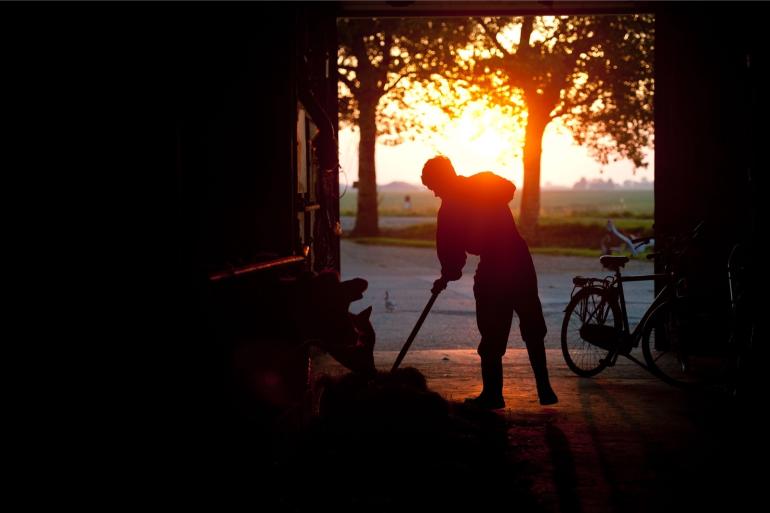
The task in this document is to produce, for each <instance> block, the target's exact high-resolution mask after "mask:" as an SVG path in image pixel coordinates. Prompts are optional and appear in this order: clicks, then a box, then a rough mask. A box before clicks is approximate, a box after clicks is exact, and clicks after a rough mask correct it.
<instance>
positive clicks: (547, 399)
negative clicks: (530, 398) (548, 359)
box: [535, 368, 559, 406]
mask: <svg viewBox="0 0 770 513" xmlns="http://www.w3.org/2000/svg"><path fill="white" fill-rule="evenodd" d="M535 381H536V383H537V398H538V399H539V400H540V404H542V405H543V406H547V405H549V404H556V403H558V402H559V398H558V397H556V392H554V391H553V388H551V381H550V380H549V379H548V369H547V368H544V369H543V370H541V371H539V372H536V373H535Z"/></svg>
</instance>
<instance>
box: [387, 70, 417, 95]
mask: <svg viewBox="0 0 770 513" xmlns="http://www.w3.org/2000/svg"><path fill="white" fill-rule="evenodd" d="M412 75H414V73H413V72H411V71H405V72H403V73H400V74H399V75H398V78H397V79H396V80H395V82H393V83H392V84H388V85H386V86H385V87H384V88H383V92H384V93H385V94H387V93H388V91H390V90H391V89H393V88H394V87H396V86H397V85H398V83H399V82H401V79H402V78H405V77H408V76H412Z"/></svg>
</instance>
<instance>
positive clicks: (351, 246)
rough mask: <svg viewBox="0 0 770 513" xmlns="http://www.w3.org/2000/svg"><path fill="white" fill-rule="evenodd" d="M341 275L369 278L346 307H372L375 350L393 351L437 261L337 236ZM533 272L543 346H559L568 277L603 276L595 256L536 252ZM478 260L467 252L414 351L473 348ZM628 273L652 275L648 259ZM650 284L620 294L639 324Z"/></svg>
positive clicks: (427, 254)
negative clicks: (544, 326)
mask: <svg viewBox="0 0 770 513" xmlns="http://www.w3.org/2000/svg"><path fill="white" fill-rule="evenodd" d="M341 251H342V278H343V279H351V278H356V277H360V278H364V279H366V280H368V281H369V288H368V289H367V291H366V293H365V295H364V298H363V299H361V300H359V301H357V302H355V303H353V304H352V305H351V311H352V312H358V311H360V310H363V309H364V308H366V307H367V306H369V305H372V307H373V313H372V324H373V325H374V329H375V332H376V333H377V346H376V349H377V350H380V351H387V350H398V349H400V348H401V346H402V344H403V343H404V341H405V340H406V338H407V337H408V336H409V333H410V331H411V330H412V328H413V327H414V324H415V322H416V321H417V318H418V317H419V315H420V312H421V311H422V309H423V308H424V307H425V303H426V302H427V301H428V299H429V298H430V288H431V285H432V284H433V281H434V280H435V279H436V278H437V277H438V273H439V264H438V260H437V258H436V252H435V250H433V249H423V248H401V247H385V246H365V245H360V244H356V243H354V242H351V241H349V240H343V241H342V247H341ZM533 259H534V262H535V269H536V270H537V273H538V286H539V289H540V301H541V302H542V304H543V312H544V314H545V319H546V323H547V325H548V335H547V337H546V347H548V348H552V349H553V348H558V347H560V346H559V344H560V341H559V333H560V330H561V322H562V317H563V312H564V308H565V306H566V305H567V302H568V301H569V298H570V293H571V291H572V277H573V276H576V275H583V276H605V275H606V274H607V271H605V270H603V269H602V268H601V266H600V265H599V262H598V260H597V259H595V258H586V257H566V256H550V255H534V257H533ZM477 264H478V257H474V256H470V257H469V258H468V263H467V264H466V266H465V271H464V274H463V277H462V279H460V280H459V281H457V282H452V283H450V284H449V287H448V288H447V290H446V291H444V292H443V293H442V294H441V295H440V296H439V298H438V299H437V300H436V303H435V304H434V305H433V310H432V311H431V314H430V315H429V316H428V318H427V320H426V321H425V324H424V325H423V327H422V329H421V330H420V334H419V335H418V337H417V339H416V340H415V342H414V346H413V347H414V348H415V349H469V348H475V347H476V346H477V345H478V341H479V334H478V328H477V327H476V317H475V315H476V314H475V302H474V299H473V273H474V271H475V269H476V265H477ZM626 269H627V272H628V273H629V274H642V273H649V272H652V264H651V263H649V262H647V261H632V262H629V263H628V265H627V267H626ZM386 291H387V292H388V294H389V296H390V299H391V300H392V301H393V302H394V303H395V304H396V307H395V311H393V312H388V311H387V309H386V308H385V292H386ZM652 298H653V285H652V282H638V283H631V284H628V286H627V287H626V299H627V301H628V307H629V320H630V322H631V323H632V325H633V324H634V323H635V321H637V320H638V319H639V318H640V317H641V315H642V314H643V313H644V310H645V309H646V307H647V306H648V305H649V303H650V302H651V301H652ZM508 347H510V348H514V347H523V343H522V341H521V336H520V334H519V329H518V322H517V321H514V326H513V328H512V329H511V337H510V339H509V346H508Z"/></svg>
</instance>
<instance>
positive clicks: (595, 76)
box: [442, 14, 654, 235]
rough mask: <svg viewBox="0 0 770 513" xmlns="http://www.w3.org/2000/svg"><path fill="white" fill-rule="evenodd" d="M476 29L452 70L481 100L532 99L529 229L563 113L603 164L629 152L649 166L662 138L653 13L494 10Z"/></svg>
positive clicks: (527, 159)
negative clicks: (552, 126)
mask: <svg viewBox="0 0 770 513" xmlns="http://www.w3.org/2000/svg"><path fill="white" fill-rule="evenodd" d="M467 27H468V28H467V31H466V34H468V36H467V37H468V41H469V46H468V47H466V49H465V51H460V50H461V49H462V43H460V42H459V40H458V41H456V44H455V46H454V47H453V56H454V58H453V59H451V60H450V59H447V60H445V61H443V62H442V65H443V66H444V68H443V71H442V74H443V76H445V77H446V78H447V79H450V80H456V81H461V82H464V83H465V84H467V87H468V88H469V90H470V91H472V92H474V95H473V97H474V98H485V99H486V101H488V102H490V103H492V104H499V105H511V104H514V105H517V104H519V103H522V102H523V105H524V106H525V108H526V117H525V119H526V121H525V123H526V130H525V142H524V151H523V160H524V184H523V188H522V189H523V190H522V203H521V217H520V226H521V229H522V232H523V233H524V234H525V235H531V234H533V233H534V232H535V230H536V227H537V221H538V215H539V211H540V161H541V155H542V138H543V134H544V133H545V129H546V127H547V126H548V124H549V123H551V122H552V121H553V120H554V119H557V118H559V119H561V120H562V124H563V125H564V126H565V127H567V128H568V129H569V130H570V132H571V134H572V136H573V137H574V139H575V140H576V142H577V143H578V144H584V145H586V146H587V147H588V148H589V151H590V152H591V153H592V155H593V156H594V157H595V158H596V159H597V160H599V161H600V162H602V163H604V164H606V163H607V162H608V161H609V160H610V158H612V159H613V160H618V159H621V158H628V159H630V160H632V161H633V162H634V165H636V166H637V167H643V166H646V163H645V162H644V155H643V149H644V148H646V147H648V146H649V145H651V144H652V136H653V105H652V99H653V87H654V78H653V69H652V66H653V50H654V18H653V16H651V15H641V14H636V15H627V16H561V17H534V16H524V17H515V18H503V17H487V18H473V19H470V20H469V22H468V25H467ZM517 32H518V38H516V37H515V36H516V33H517ZM514 39H516V40H514ZM468 48H470V49H468ZM471 50H472V52H471Z"/></svg>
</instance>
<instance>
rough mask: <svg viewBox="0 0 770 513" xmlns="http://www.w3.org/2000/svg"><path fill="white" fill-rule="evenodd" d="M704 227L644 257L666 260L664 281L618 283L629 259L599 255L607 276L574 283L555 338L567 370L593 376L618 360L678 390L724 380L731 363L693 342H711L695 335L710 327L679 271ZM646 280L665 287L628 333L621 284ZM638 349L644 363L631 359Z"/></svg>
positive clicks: (645, 240)
mask: <svg viewBox="0 0 770 513" xmlns="http://www.w3.org/2000/svg"><path fill="white" fill-rule="evenodd" d="M702 227H703V223H701V224H699V225H698V226H697V227H696V228H695V229H694V230H693V232H692V234H690V235H689V236H686V237H680V238H673V239H671V243H670V244H668V247H667V249H666V250H665V251H663V252H660V253H653V254H652V255H648V258H656V259H658V258H663V259H664V261H663V263H664V272H662V273H654V274H649V275H638V276H623V275H622V273H621V268H622V267H624V266H625V264H626V263H627V262H628V261H629V258H628V257H624V256H610V255H604V256H602V257H600V258H599V261H600V262H601V264H602V266H604V267H605V268H606V269H608V270H610V271H612V272H613V273H614V274H613V275H611V276H607V277H606V278H585V277H581V276H576V277H575V278H574V279H573V285H574V288H573V290H572V294H571V298H570V302H569V304H568V305H567V307H566V309H565V311H564V312H565V314H564V321H563V323H562V331H561V347H562V353H563V355H564V359H565V361H566V363H567V366H568V367H569V368H570V370H572V371H573V372H574V373H575V374H577V375H578V376H583V377H591V376H595V375H597V374H599V373H600V372H601V371H602V370H604V369H605V368H607V367H612V366H614V365H615V363H616V362H617V359H618V357H620V356H624V357H626V358H628V359H629V360H631V361H633V362H634V363H636V364H638V365H640V366H641V367H643V368H645V369H647V370H648V371H650V372H651V373H652V374H654V375H655V376H657V377H659V378H660V379H662V380H663V381H665V382H667V383H669V384H671V385H675V386H679V387H690V386H696V385H703V384H705V383H713V382H715V381H719V380H720V379H723V378H724V377H725V375H726V374H727V370H728V367H729V363H728V359H727V358H726V355H725V353H724V351H722V352H720V351H718V350H717V351H714V350H713V349H714V348H713V346H712V345H709V344H703V343H700V342H699V341H700V340H703V339H704V337H708V336H709V334H708V333H705V332H702V333H701V332H699V329H700V328H702V327H707V326H708V319H707V318H705V317H703V316H704V315H705V314H704V313H703V312H698V311H697V309H696V308H694V306H693V301H692V300H691V298H690V297H689V296H688V293H687V280H686V278H685V277H684V275H683V274H682V273H681V270H680V268H679V265H678V264H679V263H680V261H681V258H682V256H683V255H684V254H685V253H686V252H687V250H688V248H689V247H690V246H691V244H692V242H693V241H694V240H695V239H697V238H698V237H699V235H700V232H701V230H702ZM651 240H652V237H643V238H639V239H635V240H633V243H634V244H637V245H643V244H647V243H649V242H650V241H651ZM649 280H663V281H664V286H663V288H662V289H661V290H660V292H658V294H657V295H656V296H655V298H654V299H653V301H652V303H651V304H650V305H649V306H648V308H647V310H646V311H645V313H644V314H643V316H642V318H641V320H640V321H639V323H638V324H637V325H636V327H635V328H634V329H633V331H632V330H631V329H630V327H629V322H628V313H627V309H626V300H625V295H624V292H623V284H624V283H627V282H634V281H649ZM640 343H641V346H642V355H643V357H644V362H642V361H640V360H639V359H638V358H636V357H634V356H633V355H632V354H631V351H632V350H633V349H634V348H636V347H638V346H639V344H640Z"/></svg>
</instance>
